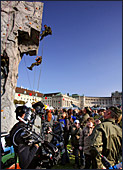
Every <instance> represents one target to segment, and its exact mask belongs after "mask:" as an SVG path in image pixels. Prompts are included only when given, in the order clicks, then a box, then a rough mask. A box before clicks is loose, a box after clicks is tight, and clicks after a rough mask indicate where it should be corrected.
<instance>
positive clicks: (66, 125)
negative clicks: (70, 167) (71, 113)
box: [59, 109, 70, 165]
mask: <svg viewBox="0 0 123 170" xmlns="http://www.w3.org/2000/svg"><path fill="white" fill-rule="evenodd" d="M59 121H60V122H62V126H63V129H64V135H63V137H64V149H65V152H64V153H63V154H62V158H61V160H62V162H61V163H62V165H65V164H66V163H69V154H68V152H67V145H68V140H69V128H70V122H69V119H68V116H67V111H66V110H65V109H63V114H62V118H61V119H59Z"/></svg>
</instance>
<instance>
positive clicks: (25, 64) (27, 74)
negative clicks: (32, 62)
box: [24, 57, 31, 88]
mask: <svg viewBox="0 0 123 170" xmlns="http://www.w3.org/2000/svg"><path fill="white" fill-rule="evenodd" d="M24 63H25V66H26V61H25V57H24ZM26 67H27V66H26ZM26 72H27V77H28V81H29V85H30V88H31V83H30V79H29V74H28V71H27V69H26Z"/></svg>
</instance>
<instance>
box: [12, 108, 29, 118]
mask: <svg viewBox="0 0 123 170" xmlns="http://www.w3.org/2000/svg"><path fill="white" fill-rule="evenodd" d="M27 112H28V107H26V106H18V107H17V108H16V110H15V113H16V119H17V120H19V118H18V116H20V117H21V118H22V119H24V117H25V115H26V113H27Z"/></svg>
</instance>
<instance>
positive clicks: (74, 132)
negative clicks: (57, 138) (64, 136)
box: [71, 125, 82, 148]
mask: <svg viewBox="0 0 123 170" xmlns="http://www.w3.org/2000/svg"><path fill="white" fill-rule="evenodd" d="M81 133H82V129H81V128H78V129H77V128H76V126H75V125H73V126H72V127H71V144H72V146H73V147H77V148H78V147H79V140H80V134H81Z"/></svg>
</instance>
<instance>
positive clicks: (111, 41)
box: [17, 1, 122, 97]
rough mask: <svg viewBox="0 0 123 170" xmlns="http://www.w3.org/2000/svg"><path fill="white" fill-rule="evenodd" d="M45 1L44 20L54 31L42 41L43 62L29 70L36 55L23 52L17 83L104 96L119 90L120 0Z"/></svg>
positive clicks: (38, 88) (48, 89) (40, 89)
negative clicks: (28, 67)
mask: <svg viewBox="0 0 123 170" xmlns="http://www.w3.org/2000/svg"><path fill="white" fill-rule="evenodd" d="M43 2H44V11H43V21H42V25H44V24H46V25H48V26H50V27H51V28H52V35H49V36H47V37H45V38H44V39H43V40H42V41H41V42H40V46H39V50H38V55H42V64H41V66H38V67H35V68H34V70H33V71H30V70H28V69H27V68H26V66H30V65H31V63H32V62H34V61H35V57H36V56H29V55H28V56H26V55H25V56H24V57H23V58H22V60H21V62H20V64H19V74H18V75H19V78H18V81H17V86H18V87H20V86H23V87H24V88H29V89H31V90H38V91H40V92H41V93H51V92H59V91H60V92H62V93H63V94H65V93H69V94H79V95H83V94H84V95H85V96H102V97H103V96H110V95H111V92H114V91H120V92H121V91H122V1H43ZM25 63H26V66H25ZM40 71H41V74H40ZM39 76H40V78H39Z"/></svg>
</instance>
